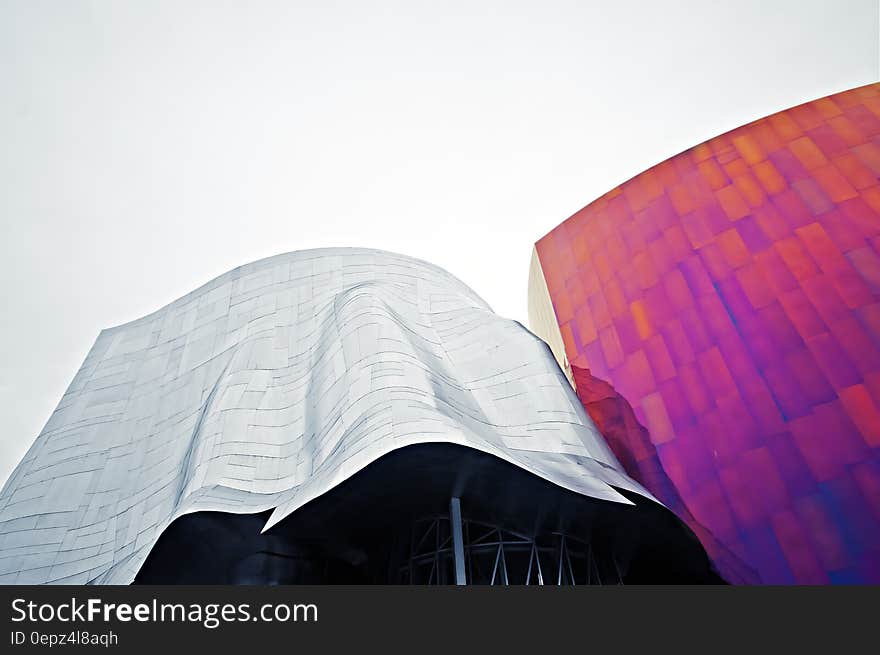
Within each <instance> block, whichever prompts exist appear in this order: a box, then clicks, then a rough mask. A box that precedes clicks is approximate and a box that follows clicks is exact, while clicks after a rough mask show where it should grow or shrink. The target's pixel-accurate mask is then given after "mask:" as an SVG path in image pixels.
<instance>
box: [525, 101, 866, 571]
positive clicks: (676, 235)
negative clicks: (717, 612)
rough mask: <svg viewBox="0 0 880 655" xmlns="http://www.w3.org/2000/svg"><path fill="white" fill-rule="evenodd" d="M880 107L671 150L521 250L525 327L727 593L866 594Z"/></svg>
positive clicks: (801, 119) (804, 115) (858, 105)
mask: <svg viewBox="0 0 880 655" xmlns="http://www.w3.org/2000/svg"><path fill="white" fill-rule="evenodd" d="M878 178H880V85H877V84H873V85H869V86H865V87H861V88H857V89H853V90H851V91H847V92H844V93H839V94H836V95H832V96H829V97H827V98H822V99H820V100H816V101H814V102H808V103H806V104H803V105H800V106H798V107H794V108H792V109H789V110H787V111H783V112H780V113H778V114H773V115H772V116H768V117H767V118H762V119H760V120H757V121H755V122H753V123H749V124H748V125H745V126H743V127H740V128H738V129H735V130H733V131H731V132H728V133H726V134H723V135H721V136H719V137H716V138H714V139H711V140H709V141H707V142H706V143H702V144H700V145H698V146H696V147H694V148H691V149H690V150H687V151H685V152H683V153H681V154H679V155H677V156H675V157H673V158H671V159H669V160H667V161H665V162H663V163H661V164H658V165H657V166H655V167H653V168H651V169H649V170H647V171H645V172H644V173H641V174H640V175H637V176H636V177H634V178H632V179H631V180H629V181H628V182H625V183H624V184H622V185H620V186H619V187H618V188H615V189H613V190H611V191H609V192H608V193H607V194H605V195H604V196H602V197H601V198H599V199H597V200H595V201H594V202H592V203H590V204H589V205H587V206H586V207H585V208H583V209H582V210H580V211H579V212H577V213H576V214H574V215H573V216H572V217H571V218H569V219H568V220H566V221H565V222H564V223H562V224H561V225H559V226H558V227H557V228H556V229H554V230H553V231H552V232H550V233H549V234H548V235H546V236H545V237H543V238H542V239H540V240H539V241H538V243H537V244H536V246H535V251H534V255H533V259H532V270H531V279H530V294H529V296H530V298H529V304H530V319H531V327H532V329H533V330H535V332H537V333H538V334H539V335H540V336H541V337H543V338H544V339H545V340H547V342H548V343H550V344H551V346H552V348H553V352H554V354H555V355H556V357H557V359H558V361H559V362H560V364H561V365H562V367H563V368H564V370H565V371H566V374H567V376H568V377H569V380H570V381H571V382H572V383H573V385H574V386H575V387H576V389H577V394H578V396H579V398H580V400H581V402H582V403H583V405H584V407H585V408H586V409H587V411H588V412H589V414H590V415H591V417H592V418H593V420H594V421H595V422H596V424H597V425H598V427H599V429H600V430H601V431H602V432H603V434H604V435H605V437H606V439H607V440H608V443H609V444H610V446H611V448H612V449H613V451H614V453H615V454H616V455H617V458H618V460H619V461H620V462H621V463H622V464H623V466H624V468H625V469H626V471H627V473H629V475H631V476H632V477H633V478H634V479H636V480H638V481H640V482H641V483H642V484H644V485H645V487H646V488H647V489H648V490H649V491H650V492H651V493H653V494H654V495H655V496H656V497H657V498H658V499H659V500H661V501H662V502H663V503H665V504H666V505H667V506H668V507H670V508H671V509H672V510H674V511H675V512H676V513H677V514H678V515H679V516H680V517H681V518H682V519H683V520H684V521H685V522H687V523H688V524H689V525H690V527H691V528H692V529H693V530H694V532H695V533H696V534H697V535H699V536H700V538H701V540H702V542H703V544H704V545H705V546H706V549H707V551H708V552H709V554H710V556H711V557H712V558H713V560H714V561H715V563H716V565H717V566H718V569H719V570H720V572H721V573H722V575H724V576H725V577H727V578H728V579H732V578H736V577H737V576H740V575H746V576H748V570H744V569H742V568H741V564H742V563H744V564H745V565H746V567H747V569H752V570H753V571H754V572H755V573H756V574H757V577H758V581H760V582H764V583H783V584H789V583H813V584H825V583H873V584H877V583H880V184H878Z"/></svg>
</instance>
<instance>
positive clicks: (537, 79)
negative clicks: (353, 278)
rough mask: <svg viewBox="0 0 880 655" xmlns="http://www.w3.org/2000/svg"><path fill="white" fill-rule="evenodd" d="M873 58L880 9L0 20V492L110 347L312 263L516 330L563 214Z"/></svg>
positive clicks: (230, 11) (364, 0)
mask: <svg viewBox="0 0 880 655" xmlns="http://www.w3.org/2000/svg"><path fill="white" fill-rule="evenodd" d="M878 63H880V51H878V2H877V0H825V1H815V0H760V1H758V0H737V1H735V2H733V1H729V0H693V1H689V2H672V1H668V0H654V1H643V2H621V1H614V0H605V1H603V2H589V1H586V0H580V1H577V2H575V1H571V2H557V1H553V0H540V1H539V0H533V1H532V2H515V1H511V0H508V1H504V2H502V1H498V2H486V1H481V0H468V1H466V2H454V1H451V0H442V1H437V2H420V1H414V0H409V1H405V2H403V1H402V2H370V1H369V0H350V1H337V2H333V1H328V0H323V1H315V2H308V3H306V2H296V1H294V0H288V1H285V2H256V1H249V2H244V1H241V2H186V1H182V0H176V1H172V2H150V1H139V2H133V1H123V0H113V1H110V0H107V1H103V2H77V1H72V0H70V1H68V0H58V1H55V2H42V1H37V0H22V1H10V0H0V291H2V315H0V318H2V320H0V481H4V480H5V479H6V477H7V476H8V474H9V473H10V472H11V470H12V468H13V467H14V465H15V464H16V463H17V462H18V460H19V459H20V457H21V456H22V455H23V454H24V451H25V450H26V449H27V447H28V446H29V445H30V444H31V442H32V441H33V439H34V437H35V436H36V435H37V434H38V433H39V431H40V430H41V429H42V426H43V425H44V423H45V421H46V419H47V418H48V417H49V414H50V413H51V412H52V410H53V409H54V407H55V405H56V404H57V402H58V400H59V399H60V397H61V395H62V394H63V392H64V390H65V388H66V387H67V385H68V383H69V382H70V380H71V378H72V377H73V375H74V373H75V372H76V370H77V368H78V367H79V365H80V364H81V362H82V360H83V358H84V357H85V355H86V353H87V352H88V350H89V348H90V347H91V345H92V343H93V341H94V339H95V337H96V336H97V334H98V332H99V331H100V330H101V329H102V328H104V327H109V326H112V325H116V324H119V323H123V322H126V321H129V320H131V319H134V318H137V317H139V316H142V315H144V314H146V313H149V312H151V311H153V310H155V309H157V308H158V307H160V306H162V305H164V304H166V303H168V302H170V301H172V300H174V299H175V298H177V297H179V296H181V295H182V294H184V293H186V292H188V291H190V290H192V289H193V288H195V287H197V286H198V285H201V284H202V283H204V282H206V281H208V280H210V279H211V278H213V277H215V276H216V275H219V274H221V273H223V272H225V271H227V270H229V269H231V268H234V267H235V266H238V265H240V264H243V263H246V262H249V261H252V260H255V259H258V258H261V257H265V256H267V255H272V254H276V253H279V252H284V251H289V250H298V249H303V248H314V247H318V246H330V245H332V246H349V245H350V246H370V247H375V248H383V249H387V250H392V251H397V252H401V253H404V254H408V255H413V256H416V257H420V258H422V259H426V260H428V261H430V262H433V263H435V264H438V265H440V266H442V267H444V268H446V269H447V270H449V271H450V272H451V273H453V274H455V275H457V276H458V277H460V278H461V279H462V280H464V282H466V283H467V284H468V285H470V286H471V287H472V288H473V289H474V290H475V291H476V292H477V293H479V294H480V295H481V296H482V297H483V298H485V299H486V300H487V301H488V302H489V304H490V305H492V307H493V308H494V309H495V310H496V311H497V312H498V313H500V314H502V315H505V316H509V317H512V318H516V319H518V320H520V321H522V322H523V323H525V317H526V282H527V273H528V265H529V256H530V251H531V247H532V244H533V243H534V242H535V241H536V240H537V239H538V238H539V237H541V236H542V235H543V234H545V233H546V232H548V231H549V230H550V229H552V228H553V227H554V226H556V225H557V224H558V223H560V222H561V221H562V220H563V219H565V218H566V217H567V216H569V215H570V214H572V213H573V212H574V211H576V210H577V209H579V208H580V207H582V206H583V205H585V204H587V203H588V202H590V201H591V200H593V199H594V198H596V197H597V196H599V195H601V194H602V193H604V192H605V191H607V190H608V189H610V188H612V187H614V186H615V185H617V184H619V183H620V182H623V181H624V180H626V179H627V178H629V177H631V176H633V175H635V174H636V173H638V172H640V171H641V170H644V169H645V168H647V167H649V166H651V165H652V164H655V163H657V162H659V161H662V160H663V159H666V158H667V157H669V156H671V155H674V154H675V153H677V152H679V151H681V150H683V149H685V148H688V147H690V146H692V145H694V144H696V143H698V142H700V141H702V140H705V139H707V138H709V137H712V136H714V135H716V134H718V133H721V132H724V131H726V130H728V129H731V128H734V127H736V126H738V125H740V124H742V123H745V122H748V121H749V120H752V119H754V118H758V117H760V116H763V115H766V114H768V113H771V112H774V111H777V110H779V109H783V108H786V107H789V106H791V105H794V104H797V103H800V102H803V101H806V100H810V99H813V98H815V97H819V96H823V95H827V94H828V93H832V92H835V91H840V90H843V89H847V88H850V87H853V86H857V85H861V84H866V83H869V82H875V81H877V80H878Z"/></svg>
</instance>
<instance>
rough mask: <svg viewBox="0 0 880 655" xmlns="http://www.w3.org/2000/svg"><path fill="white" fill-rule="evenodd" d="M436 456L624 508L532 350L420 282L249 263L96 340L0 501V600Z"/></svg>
mask: <svg viewBox="0 0 880 655" xmlns="http://www.w3.org/2000/svg"><path fill="white" fill-rule="evenodd" d="M428 442H446V443H454V444H460V445H464V446H469V447H471V448H475V449H478V450H481V451H484V452H487V453H490V454H492V455H495V456H497V457H499V458H501V459H503V460H506V461H508V462H511V463H513V464H515V465H517V466H520V467H522V468H523V469H525V470H528V471H530V472H532V473H535V474H538V475H540V476H542V477H543V478H545V479H547V480H550V481H552V482H554V483H556V484H558V485H560V486H562V487H564V488H567V489H570V490H572V491H575V492H579V493H581V494H584V495H587V496H591V497H595V498H599V499H604V500H608V501H611V502H617V503H626V504H631V503H630V502H629V501H628V500H627V499H626V498H624V497H623V496H622V495H620V494H619V493H618V492H617V491H615V490H614V489H613V488H612V485H613V486H615V487H618V488H621V489H626V490H631V491H634V492H636V493H639V494H641V495H643V496H646V497H648V498H652V496H650V494H649V493H648V492H647V491H646V490H645V489H644V488H642V487H641V485H639V484H638V483H635V482H633V481H632V480H631V479H629V478H628V477H627V476H626V474H625V473H623V472H622V469H621V468H620V466H619V464H618V463H617V461H616V459H615V458H614V455H613V454H612V453H611V451H610V450H609V448H608V447H607V445H606V444H605V442H604V441H603V439H602V438H601V436H600V435H599V434H598V432H597V430H596V428H595V426H594V425H593V423H592V422H591V420H590V419H589V417H588V416H587V415H586V413H585V412H584V409H583V408H582V406H581V404H580V402H579V401H578V399H577V397H576V396H575V394H574V393H573V391H572V390H571V387H570V386H569V385H568V383H567V382H566V380H565V377H564V376H563V374H562V372H561V371H560V370H559V367H558V365H557V364H556V362H555V360H554V359H553V356H552V355H551V353H550V351H549V349H548V348H547V346H546V345H545V344H544V343H543V342H541V341H540V340H539V339H537V338H536V337H535V336H534V335H532V334H531V333H530V332H529V331H528V330H526V329H525V328H523V327H522V326H521V325H519V324H518V323H516V322H514V321H510V320H506V319H503V318H501V317H499V316H497V315H495V314H494V313H492V311H491V310H490V309H489V307H488V306H487V305H486V304H485V303H484V302H483V301H482V300H481V299H480V298H479V297H478V296H477V295H476V294H474V293H473V292H472V291H471V290H470V289H468V288H467V287H466V286H465V285H464V284H462V283H461V282H459V281H458V280H457V279H455V278H454V277H452V276H451V275H449V274H448V273H446V272H444V271H442V270H441V269H439V268H437V267H434V266H431V265H430V264H427V263H424V262H421V261H418V260H415V259H411V258H408V257H403V256H400V255H395V254H391V253H386V252H381V251H375V250H363V249H326V250H314V251H302V252H294V253H289V254H285V255H279V256H276V257H272V258H269V259H264V260H261V261H258V262H255V263H252V264H248V265H246V266H242V267H240V268H237V269H235V270H233V271H230V272H229V273H226V274H224V275H221V276H220V277H218V278H216V279H215V280H213V281H212V282H209V283H208V284H206V285H204V286H203V287H201V288H199V289H198V290H196V291H194V292H192V293H190V294H188V295H186V296H184V297H183V298H181V299H179V300H177V301H175V302H173V303H171V304H169V305H168V306H166V307H164V308H162V309H160V310H158V311H156V312H155V313H153V314H150V315H148V316H145V317H144V318H141V319H139V320H136V321H133V322H131V323H127V324H125V325H121V326H119V327H115V328H110V329H107V330H104V331H103V332H101V334H100V335H99V336H98V338H97V340H96V342H95V344H94V346H93V347H92V349H91V351H90V352H89V354H88V356H87V357H86V359H85V362H84V363H83V365H82V367H81V369H80V370H79V371H78V373H77V374H76V376H75V377H74V379H73V381H72V382H71V384H70V387H69V389H68V390H67V392H66V393H65V394H64V396H63V398H62V399H61V402H60V404H59V405H58V408H57V409H56V410H55V412H54V413H53V414H52V416H51V417H50V419H49V421H48V423H47V424H46V426H45V428H44V429H43V431H42V432H41V433H40V435H39V436H38V437H37V439H36V441H35V443H34V444H33V446H32V447H31V448H30V450H29V451H28V452H27V454H26V455H25V457H24V459H23V460H22V462H21V463H20V464H19V466H18V467H17V468H16V470H15V471H14V472H13V474H12V476H11V477H10V479H9V481H8V482H7V484H6V485H5V486H4V488H3V490H2V493H0V583H19V584H25V583H29V584H31V583H87V582H88V583H114V584H119V583H129V582H131V581H132V580H133V579H134V577H135V575H136V573H137V571H138V569H139V567H140V565H141V564H142V562H143V561H144V559H145V558H146V556H147V554H148V553H149V551H150V549H151V547H152V546H153V544H154V543H155V541H156V540H157V538H158V536H159V535H160V534H161V532H162V530H163V529H164V528H165V527H166V526H168V525H169V524H170V522H171V521H173V520H174V519H175V518H176V517H178V516H181V515H183V514H186V513H189V512H195V511H200V510H215V511H224V512H233V513H253V512H260V511H266V510H269V509H272V510H273V511H272V514H271V518H270V519H269V521H268V523H267V525H266V528H268V527H270V526H271V525H273V524H275V523H277V522H278V521H280V520H282V519H283V518H284V517H285V516H287V515H288V514H290V513H291V512H293V511H295V510H296V509H297V508H298V507H301V506H302V505H303V504H305V503H306V502H308V501H309V500H311V499H313V498H315V497H317V496H319V495H321V494H323V493H324V492H326V491H327V490H329V489H331V488H333V487H334V486H335V485H337V484H339V483H340V482H341V481H343V480H345V479H347V478H348V477H350V476H351V475H353V474H354V473H356V472H357V471H359V470H360V469H362V468H364V467H365V466H366V465H368V464H369V463H370V462H372V461H375V460H376V459H378V458H380V457H382V455H384V454H386V453H389V452H391V451H392V450H394V449H398V448H401V447H404V446H407V445H411V444H416V443H428Z"/></svg>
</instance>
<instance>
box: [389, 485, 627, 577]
mask: <svg viewBox="0 0 880 655" xmlns="http://www.w3.org/2000/svg"><path fill="white" fill-rule="evenodd" d="M454 500H457V499H454ZM451 516H453V520H450V516H446V515H435V516H430V517H425V518H422V519H418V520H416V521H415V522H414V523H413V525H412V530H411V536H410V544H409V558H408V560H407V561H406V563H405V564H404V565H403V566H402V567H401V568H400V571H399V575H400V581H401V582H402V583H404V584H425V585H446V584H463V583H464V584H487V585H559V586H570V585H602V584H623V576H622V575H621V571H620V568H619V566H618V564H617V561H616V560H615V558H614V555H613V554H607V553H604V556H605V557H608V558H610V561H611V563H612V569H613V571H614V572H615V574H614V575H613V576H612V579H608V574H607V573H606V575H605V579H603V578H602V575H601V574H600V567H599V565H598V563H597V553H596V551H595V549H594V547H593V544H592V543H590V542H589V541H585V540H583V539H579V538H577V537H574V536H572V535H569V534H565V533H562V532H550V533H547V534H541V535H535V536H528V535H525V534H521V533H519V532H514V531H511V530H507V529H505V528H503V527H501V526H499V525H493V524H490V523H484V522H481V521H474V520H470V519H461V532H462V542H463V543H462V549H463V551H464V552H463V556H464V557H463V559H464V571H463V577H464V582H462V581H461V577H457V576H456V573H457V571H456V566H455V543H454V541H455V539H454V536H455V535H454V527H455V520H454V518H455V517H454V512H453V513H451Z"/></svg>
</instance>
